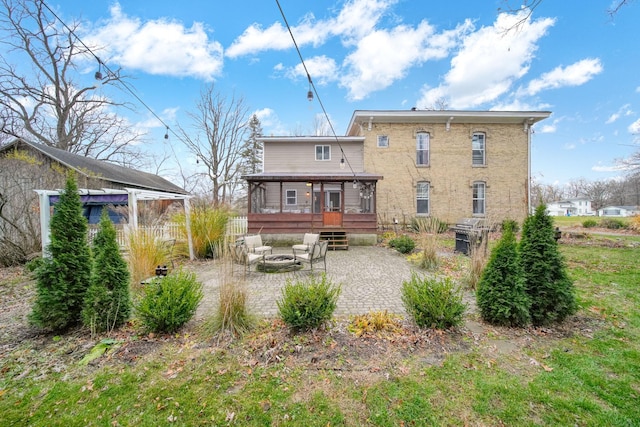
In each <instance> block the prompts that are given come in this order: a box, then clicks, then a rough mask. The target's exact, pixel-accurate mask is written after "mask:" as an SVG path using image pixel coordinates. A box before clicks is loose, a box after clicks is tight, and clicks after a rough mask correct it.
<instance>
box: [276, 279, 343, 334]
mask: <svg viewBox="0 0 640 427" xmlns="http://www.w3.org/2000/svg"><path fill="white" fill-rule="evenodd" d="M319 277H320V279H319V280H318V276H311V277H310V278H309V279H308V280H307V281H302V282H293V281H291V280H287V282H286V284H285V286H284V288H283V290H282V299H280V300H278V301H277V304H278V312H279V314H280V317H281V318H282V320H283V321H284V322H285V323H286V324H287V326H289V327H290V328H291V329H293V330H294V331H306V330H310V329H314V328H318V327H320V326H322V325H323V324H325V323H326V322H327V321H329V320H330V319H331V317H332V316H333V312H334V311H335V309H336V305H337V302H338V297H339V296H340V290H341V289H340V286H339V285H334V284H332V283H331V281H330V280H329V279H327V276H326V274H322V275H320V276H319Z"/></svg>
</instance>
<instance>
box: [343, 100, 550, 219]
mask: <svg viewBox="0 0 640 427" xmlns="http://www.w3.org/2000/svg"><path fill="white" fill-rule="evenodd" d="M550 114H551V113H550V112H548V111H427V110H402V111H398V110H395V111H384V110H383V111H378V110H373V111H366V110H365V111H355V112H354V113H353V116H352V117H351V121H350V123H349V125H348V128H347V135H348V136H349V137H361V138H364V169H365V170H367V171H369V172H371V173H374V174H376V175H380V176H382V177H384V180H382V181H380V183H379V185H378V187H377V197H376V199H377V212H378V218H379V221H380V222H382V223H383V224H384V223H387V224H389V223H391V222H393V219H397V220H399V221H400V222H401V223H404V222H409V221H410V220H411V219H412V218H415V217H435V218H438V219H440V220H442V221H445V222H447V223H449V224H454V223H456V221H458V220H460V219H462V218H480V219H482V220H484V221H486V222H489V223H499V222H501V221H502V220H504V219H513V220H516V221H522V220H523V219H524V218H525V217H526V216H527V214H528V212H529V211H530V208H531V207H530V202H529V201H530V182H531V179H530V178H531V126H532V125H533V124H535V123H537V122H539V121H540V120H543V119H545V118H547V117H549V115H550Z"/></svg>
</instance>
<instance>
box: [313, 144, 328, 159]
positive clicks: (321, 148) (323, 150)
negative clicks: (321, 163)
mask: <svg viewBox="0 0 640 427" xmlns="http://www.w3.org/2000/svg"><path fill="white" fill-rule="evenodd" d="M316 160H331V146H330V145H316Z"/></svg>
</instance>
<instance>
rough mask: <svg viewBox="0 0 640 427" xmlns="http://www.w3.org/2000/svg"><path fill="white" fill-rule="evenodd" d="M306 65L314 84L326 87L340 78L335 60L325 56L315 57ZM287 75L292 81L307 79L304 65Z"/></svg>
mask: <svg viewBox="0 0 640 427" xmlns="http://www.w3.org/2000/svg"><path fill="white" fill-rule="evenodd" d="M305 64H306V65H307V70H309V74H310V75H311V78H312V80H313V83H314V84H315V83H318V84H321V85H324V84H327V83H328V82H330V81H334V80H336V79H337V78H338V66H337V64H336V61H335V60H334V59H333V58H329V57H327V56H325V55H321V56H314V57H313V58H309V59H307V60H306V61H305ZM286 74H287V76H288V77H290V78H292V79H296V78H299V77H304V78H305V79H306V78H307V74H306V72H305V70H304V67H303V66H302V64H298V65H296V66H295V67H294V68H292V69H289V70H287V72H286Z"/></svg>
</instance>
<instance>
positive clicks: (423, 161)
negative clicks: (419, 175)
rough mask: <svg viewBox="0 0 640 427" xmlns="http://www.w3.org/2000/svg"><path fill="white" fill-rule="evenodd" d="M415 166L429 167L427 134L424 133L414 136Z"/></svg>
mask: <svg viewBox="0 0 640 427" xmlns="http://www.w3.org/2000/svg"><path fill="white" fill-rule="evenodd" d="M416 164H417V165H418V166H429V134H428V133H426V132H419V133H418V134H416Z"/></svg>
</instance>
